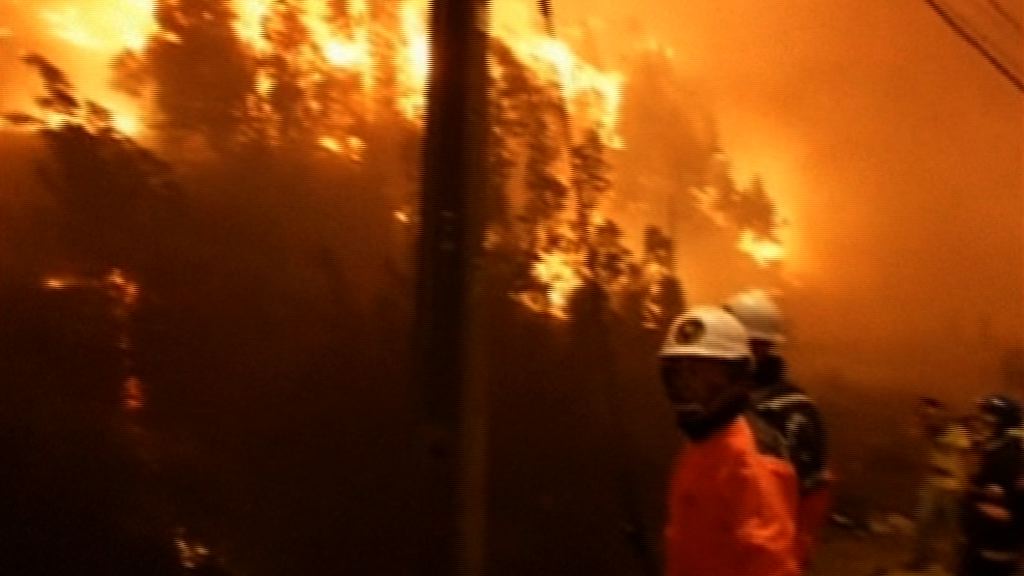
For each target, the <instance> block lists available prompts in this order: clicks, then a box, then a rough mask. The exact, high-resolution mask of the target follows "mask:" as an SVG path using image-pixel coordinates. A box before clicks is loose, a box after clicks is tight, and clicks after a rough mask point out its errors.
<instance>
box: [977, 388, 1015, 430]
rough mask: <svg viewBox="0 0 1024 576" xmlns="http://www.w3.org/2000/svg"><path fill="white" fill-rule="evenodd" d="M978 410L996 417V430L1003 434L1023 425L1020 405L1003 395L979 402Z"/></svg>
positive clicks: (992, 396) (996, 395) (989, 397)
mask: <svg viewBox="0 0 1024 576" xmlns="http://www.w3.org/2000/svg"><path fill="white" fill-rule="evenodd" d="M978 409H979V410H981V411H982V412H986V413H988V414H991V415H993V416H995V417H996V428H997V429H998V430H999V431H1001V432H1002V431H1006V430H1009V429H1012V428H1017V427H1019V426H1020V425H1021V408H1020V404H1018V403H1017V401H1016V400H1014V399H1012V398H1010V397H1008V396H1003V395H1002V394H992V395H989V396H986V397H984V398H982V399H981V400H980V401H979V402H978Z"/></svg>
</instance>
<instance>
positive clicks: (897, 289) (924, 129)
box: [558, 0, 1024, 399]
mask: <svg viewBox="0 0 1024 576" xmlns="http://www.w3.org/2000/svg"><path fill="white" fill-rule="evenodd" d="M1007 5H1008V7H1009V8H1010V9H1012V10H1016V12H1017V13H1016V16H1017V17H1018V18H1020V17H1021V16H1022V14H1021V12H1022V11H1024V9H1022V8H1021V4H1020V3H1013V2H1010V3H1007ZM558 6H559V12H558V15H559V19H560V20H562V21H565V22H569V21H572V20H575V19H580V18H588V17H589V18H594V17H596V18H600V19H601V20H603V21H605V22H611V23H612V25H606V26H604V27H602V30H603V31H604V32H605V33H606V34H608V35H610V40H611V44H619V45H626V44H628V43H635V42H636V41H637V38H638V37H643V36H645V35H648V36H650V37H651V38H654V39H657V40H658V41H661V42H663V43H667V44H669V45H670V46H672V47H673V48H674V49H675V51H676V54H677V58H676V61H677V62H678V64H679V66H680V69H681V71H682V73H683V74H684V75H685V76H686V78H687V81H689V82H690V83H692V84H693V85H694V87H695V88H696V89H697V90H698V91H699V92H700V93H701V94H703V95H704V96H705V97H706V98H707V99H708V100H709V101H710V102H711V105H712V107H713V113H714V115H715V117H716V118H717V120H718V122H719V127H720V130H721V137H722V140H723V143H724V148H725V149H726V150H727V152H728V154H729V155H730V157H731V159H732V160H733V162H734V164H735V167H736V170H737V175H738V176H740V177H741V178H746V177H749V175H751V174H753V173H761V174H763V175H764V177H765V180H766V182H767V185H768V187H769V189H770V191H771V192H772V193H773V194H774V195H775V196H776V197H777V198H778V200H779V202H780V204H781V205H782V208H783V212H784V214H785V216H786V217H787V218H788V219H789V220H790V221H791V224H790V225H789V226H788V227H787V229H786V231H785V233H784V235H783V238H784V239H785V240H787V244H788V251H789V253H790V254H791V258H790V259H789V261H788V262H787V267H788V270H789V271H790V272H791V273H792V275H793V277H794V278H795V279H796V280H797V281H798V282H799V284H800V285H801V286H802V288H800V289H797V290H792V291H791V293H790V294H789V295H788V297H787V299H786V300H787V301H786V304H787V308H788V310H789V311H790V312H791V314H792V315H793V316H794V318H793V328H794V352H805V353H806V354H799V356H801V357H804V358H806V359H807V361H808V362H806V363H810V361H811V359H812V358H813V363H814V367H815V369H817V370H821V371H827V370H835V371H838V372H843V373H847V374H850V375H851V376H852V377H854V378H859V379H862V380H865V381H869V382H878V383H882V384H884V383H887V382H906V383H908V384H909V385H912V386H917V387H919V388H920V390H921V391H922V392H923V391H926V390H929V389H931V388H932V387H933V386H938V387H939V388H940V392H939V393H946V394H949V395H950V396H952V397H953V398H954V399H967V398H968V397H970V396H972V395H974V394H975V393H977V392H980V391H982V390H985V389H988V388H991V387H993V386H996V385H997V384H995V383H994V382H992V379H994V378H996V364H997V363H998V360H997V357H998V356H999V355H1000V354H1001V350H1002V349H1003V348H1004V347H1006V346H1009V345H1012V344H1015V343H1019V342H1020V341H1021V339H1022V338H1024V124H1022V119H1024V105H1022V102H1024V101H1022V96H1021V93H1019V92H1018V91H1017V90H1016V89H1015V88H1014V87H1013V86H1012V85H1011V84H1010V83H1009V82H1008V81H1007V80H1006V79H1005V78H1003V77H1002V76H1001V75H999V73H998V72H996V71H995V70H994V69H993V68H992V67H991V66H990V65H989V64H988V63H986V62H985V61H984V60H983V59H982V57H981V56H980V55H979V54H978V53H976V52H975V51H974V49H973V48H971V47H970V46H968V45H967V44H966V43H964V42H963V41H962V40H961V39H960V38H958V37H957V36H956V35H955V34H954V33H953V32H952V30H950V29H949V28H948V27H947V26H946V24H944V23H943V22H942V21H941V20H940V19H939V18H938V17H937V16H936V15H935V14H934V13H932V12H931V10H930V9H929V8H928V6H927V5H926V4H925V3H924V2H923V1H917V0H897V1H893V0H870V1H865V0H840V1H830V2H820V1H812V0H802V1H797V0H786V1H781V0H775V1H760V2H751V1H749V0H688V1H686V2H666V1H655V0H635V1H632V2H614V3H613V2H608V3H597V2H584V1H582V0H572V1H570V2H562V3H559V4H558ZM639 144H640V143H627V145H639ZM691 293H694V295H695V296H696V297H697V298H701V297H704V298H717V297H720V296H721V295H718V294H701V293H700V287H691Z"/></svg>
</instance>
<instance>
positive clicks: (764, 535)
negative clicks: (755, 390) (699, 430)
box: [665, 415, 801, 576]
mask: <svg viewBox="0 0 1024 576" xmlns="http://www.w3.org/2000/svg"><path fill="white" fill-rule="evenodd" d="M797 501H798V487H797V478H796V473H795V472H794V471H793V467H792V465H791V464H790V463H789V462H788V461H787V460H785V459H784V458H780V457H778V456H775V455H771V454H767V453H762V451H761V450H760V449H759V447H758V442H757V441H756V440H755V437H754V433H753V432H752V429H751V426H750V424H749V422H748V420H747V417H746V416H742V415H741V416H738V417H736V419H734V420H733V421H732V422H731V423H729V424H727V425H726V426H724V427H723V428H722V429H721V430H718V431H717V432H715V433H714V434H713V435H711V436H709V437H708V438H706V439H704V440H702V441H700V442H692V443H690V444H688V445H687V446H685V447H684V448H683V450H682V451H681V452H680V454H679V456H678V458H677V460H676V463H675V469H674V471H673V474H672V478H671V484H670V492H669V503H668V523H667V526H666V528H665V545H666V564H665V575H666V576H798V575H799V574H800V573H801V558H800V556H801V553H800V548H801V547H800V545H799V542H798V535H797Z"/></svg>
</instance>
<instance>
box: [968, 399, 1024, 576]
mask: <svg viewBox="0 0 1024 576" xmlns="http://www.w3.org/2000/svg"><path fill="white" fill-rule="evenodd" d="M978 408H979V412H980V420H981V422H982V423H983V428H984V437H983V439H982V445H981V455H980V456H981V461H980V464H979V467H978V471H977V473H976V474H975V475H974V476H973V477H972V478H971V485H970V488H969V491H968V495H967V506H966V510H965V511H964V519H963V528H964V536H965V537H966V540H967V544H966V547H965V553H964V559H963V563H962V565H961V568H960V572H959V576H1012V575H1013V574H1014V573H1015V571H1016V570H1017V568H1019V567H1020V564H1021V546H1022V544H1024V495H1022V493H1024V462H1022V458H1024V446H1022V444H1021V438H1020V435H1019V434H1018V433H1015V429H1017V428H1019V427H1020V425H1021V407H1020V405H1019V404H1018V403H1017V402H1016V401H1014V400H1013V399H1011V398H1008V397H1006V396H1001V395H992V396H988V397H986V398H984V399H983V400H982V401H981V402H980V403H979V406H978Z"/></svg>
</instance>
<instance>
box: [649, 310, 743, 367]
mask: <svg viewBox="0 0 1024 576" xmlns="http://www.w3.org/2000/svg"><path fill="white" fill-rule="evenodd" d="M659 356H661V357H663V358H666V357H681V356H682V357H687V356H690V357H692V356H696V357H700V358H718V359H722V360H740V359H743V358H749V357H750V346H749V344H748V343H747V331H746V330H744V329H743V324H740V321H739V320H737V319H736V318H735V317H734V316H733V315H732V314H729V313H728V312H726V311H725V310H722V309H721V308H718V307H715V306H694V307H693V308H691V309H690V310H689V311H687V312H686V313H685V314H683V315H681V316H679V317H677V318H676V319H675V320H673V321H672V324H671V325H670V326H669V329H668V335H667V336H666V337H665V343H664V344H663V345H662V347H661V351H660V352H659Z"/></svg>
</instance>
